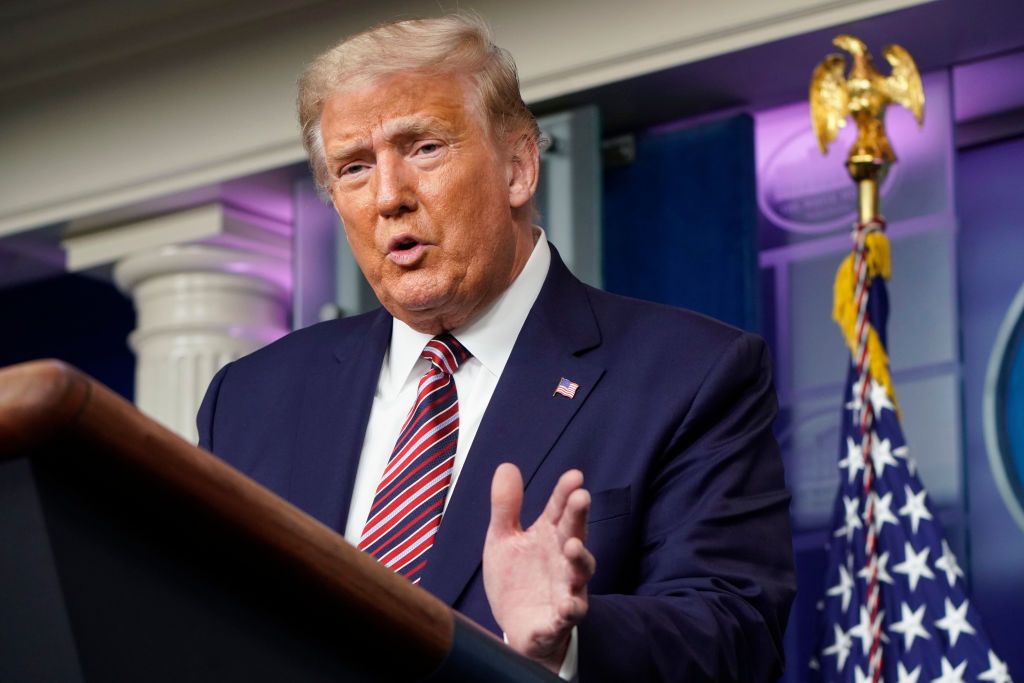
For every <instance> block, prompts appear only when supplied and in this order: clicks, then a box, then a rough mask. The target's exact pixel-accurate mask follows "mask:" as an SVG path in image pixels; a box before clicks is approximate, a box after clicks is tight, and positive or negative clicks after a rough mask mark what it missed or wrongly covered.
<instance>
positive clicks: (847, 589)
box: [828, 565, 853, 614]
mask: <svg viewBox="0 0 1024 683" xmlns="http://www.w3.org/2000/svg"><path fill="white" fill-rule="evenodd" d="M828 595H830V596H832V595H838V596H841V598H842V602H843V613H844V614H845V613H846V610H847V608H849V606H850V597H851V596H852V595H853V578H852V577H851V576H850V572H848V571H847V570H846V567H844V566H843V565H839V583H837V584H836V585H834V586H832V587H831V588H829V589H828Z"/></svg>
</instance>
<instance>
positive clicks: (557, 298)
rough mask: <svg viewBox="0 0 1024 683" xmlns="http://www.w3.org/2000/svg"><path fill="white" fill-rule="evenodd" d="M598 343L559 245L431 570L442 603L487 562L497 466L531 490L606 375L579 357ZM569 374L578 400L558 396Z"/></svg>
mask: <svg viewBox="0 0 1024 683" xmlns="http://www.w3.org/2000/svg"><path fill="white" fill-rule="evenodd" d="M599 343H600V333H599V331H598V328H597V324H596V322H595V320H594V316H593V312H592V311H591V309H590V304H589V300H588V299H587V296H586V292H585V290H584V287H583V285H582V284H581V283H580V282H579V281H578V280H576V279H575V278H574V277H572V275H571V274H569V272H568V270H567V269H566V268H565V266H564V265H563V264H562V262H561V260H560V259H559V258H558V255H557V252H556V251H555V250H554V248H552V259H551V268H550V270H549V272H548V276H547V278H546V280H545V283H544V287H543V288H542V289H541V292H540V295H539V296H538V298H537V302H536V303H535V304H534V306H533V309H532V310H531V311H530V315H529V316H528V317H527V319H526V322H525V323H524V325H523V329H522V331H521V332H520V334H519V338H518V339H517V340H516V344H515V347H514V348H513V350H512V354H511V356H510V357H509V360H508V363H507V364H506V366H505V369H504V371H503V372H502V375H501V380H500V381H499V382H498V386H497V387H496V388H495V390H494V394H493V396H492V397H491V401H490V403H489V404H488V406H487V410H486V412H485V413H484V416H483V419H482V421H481V423H480V428H479V429H478V430H477V434H476V437H475V439H474V441H473V446H472V448H471V449H470V452H469V454H468V456H467V458H466V463H465V465H464V466H463V469H462V472H461V473H460V474H459V479H458V482H457V483H456V486H455V490H454V492H453V493H452V498H451V500H450V501H449V503H448V508H447V510H446V511H445V514H444V518H443V519H442V522H441V527H440V529H439V531H438V534H437V538H436V540H435V542H434V547H433V548H432V549H431V551H430V561H429V562H428V563H427V566H426V568H425V570H424V574H423V578H422V581H421V585H422V586H423V587H424V588H426V589H427V590H429V591H431V592H432V593H434V594H435V595H436V596H437V597H439V598H440V599H441V600H443V601H445V602H446V603H448V604H450V605H451V604H454V603H455V601H456V600H457V599H458V597H459V595H460V594H461V593H462V591H463V589H464V588H465V586H466V584H467V583H468V582H469V580H470V579H471V578H472V576H473V574H474V573H475V571H476V570H477V568H478V567H479V566H480V562H481V557H482V551H483V543H484V537H485V536H486V533H487V524H488V520H489V517H490V514H489V512H490V484H491V477H492V476H493V474H494V470H495V469H496V468H497V466H498V465H499V464H501V463H503V462H511V463H514V464H515V465H516V466H518V467H519V470H520V471H521V472H522V474H523V481H524V483H525V484H526V486H527V487H529V485H530V481H531V479H532V478H533V475H534V473H535V472H536V471H537V468H538V467H540V464H541V463H542V462H543V460H544V458H545V457H546V456H547V454H548V452H549V451H550V450H551V448H552V446H554V444H555V442H556V441H557V440H558V437H559V435H561V434H562V432H563V431H564V430H565V428H566V426H567V425H568V424H569V422H570V421H571V420H572V418H573V416H574V415H575V414H576V412H577V411H578V410H579V409H580V407H581V406H582V405H583V404H584V402H586V400H587V396H588V395H589V394H590V392H591V391H592V390H593V388H594V386H595V385H596V384H597V382H598V381H599V380H600V378H601V376H602V374H603V373H604V368H602V367H599V366H597V365H594V364H593V363H591V362H589V361H587V360H585V359H584V358H581V357H579V354H580V353H582V351H584V350H587V349H589V348H593V347H594V346H596V345H598V344H599ZM563 377H564V378H567V379H569V380H570V381H572V382H575V383H577V384H578V385H579V388H578V389H577V391H576V395H575V397H574V398H572V399H569V398H566V397H564V396H561V395H557V396H553V395H552V393H553V392H554V389H555V387H556V386H557V385H558V382H559V380H560V379H562V378H563ZM528 521H530V520H528Z"/></svg>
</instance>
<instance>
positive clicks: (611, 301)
mask: <svg viewBox="0 0 1024 683" xmlns="http://www.w3.org/2000/svg"><path fill="white" fill-rule="evenodd" d="M587 294H588V297H589V298H590V302H591V306H592V308H593V310H594V314H595V316H596V317H597V319H598V320H599V321H600V322H601V323H602V326H601V327H602V333H603V335H604V336H605V339H604V341H605V342H606V343H607V342H611V343H615V341H616V339H617V338H622V339H623V341H624V343H627V344H635V343H641V342H642V343H644V344H645V345H646V346H650V345H651V344H657V343H659V342H661V343H668V344H671V345H672V346H674V347H675V348H677V349H680V350H682V349H686V350H688V351H690V352H691V353H692V352H694V351H702V352H712V354H713V355H717V354H716V353H714V352H715V351H716V350H717V351H721V350H722V349H724V348H725V347H727V346H729V345H731V344H732V343H734V342H736V341H737V340H738V339H739V338H744V337H745V338H748V339H749V341H750V342H752V343H754V344H755V345H756V344H758V343H761V342H762V340H761V339H760V337H758V336H757V335H755V334H752V333H749V332H745V331H744V330H741V329H739V328H737V327H734V326H732V325H729V324H727V323H724V322H722V321H720V320H716V319H714V318H712V317H710V316H707V315H704V314H702V313H697V312H696V311H691V310H689V309H685V308H678V307H676V306H669V305H666V304H659V303H654V302H652V301H644V300H642V299H634V298H631V297H627V296H621V295H619V294H611V293H609V292H605V291H603V290H599V289H595V288H593V287H589V286H588V287H587ZM681 347H682V348H681Z"/></svg>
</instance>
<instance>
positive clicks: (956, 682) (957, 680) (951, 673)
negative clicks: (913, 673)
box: [932, 657, 967, 683]
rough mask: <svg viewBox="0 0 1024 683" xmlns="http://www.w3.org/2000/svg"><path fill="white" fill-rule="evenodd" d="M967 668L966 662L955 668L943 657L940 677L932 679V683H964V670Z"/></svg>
mask: <svg viewBox="0 0 1024 683" xmlns="http://www.w3.org/2000/svg"><path fill="white" fill-rule="evenodd" d="M966 668H967V660H966V659H965V660H964V661H962V662H960V664H958V665H957V666H956V667H955V668H954V667H953V665H952V664H950V663H949V660H948V659H946V658H945V657H943V658H942V675H941V676H939V677H938V678H933V679H932V683H964V670H965V669H966Z"/></svg>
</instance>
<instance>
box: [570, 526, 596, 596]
mask: <svg viewBox="0 0 1024 683" xmlns="http://www.w3.org/2000/svg"><path fill="white" fill-rule="evenodd" d="M562 553H563V554H564V555H565V559H566V560H567V561H568V572H567V573H568V577H567V578H568V581H569V592H570V593H573V594H575V593H578V592H579V591H582V590H584V589H585V588H586V586H587V582H589V581H590V579H591V578H592V577H593V576H594V572H595V571H597V560H596V559H594V556H593V555H592V554H591V552H590V551H589V550H587V549H586V547H585V546H584V545H583V541H582V540H581V539H579V538H570V539H569V540H568V541H566V542H565V546H564V547H563V548H562Z"/></svg>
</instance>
